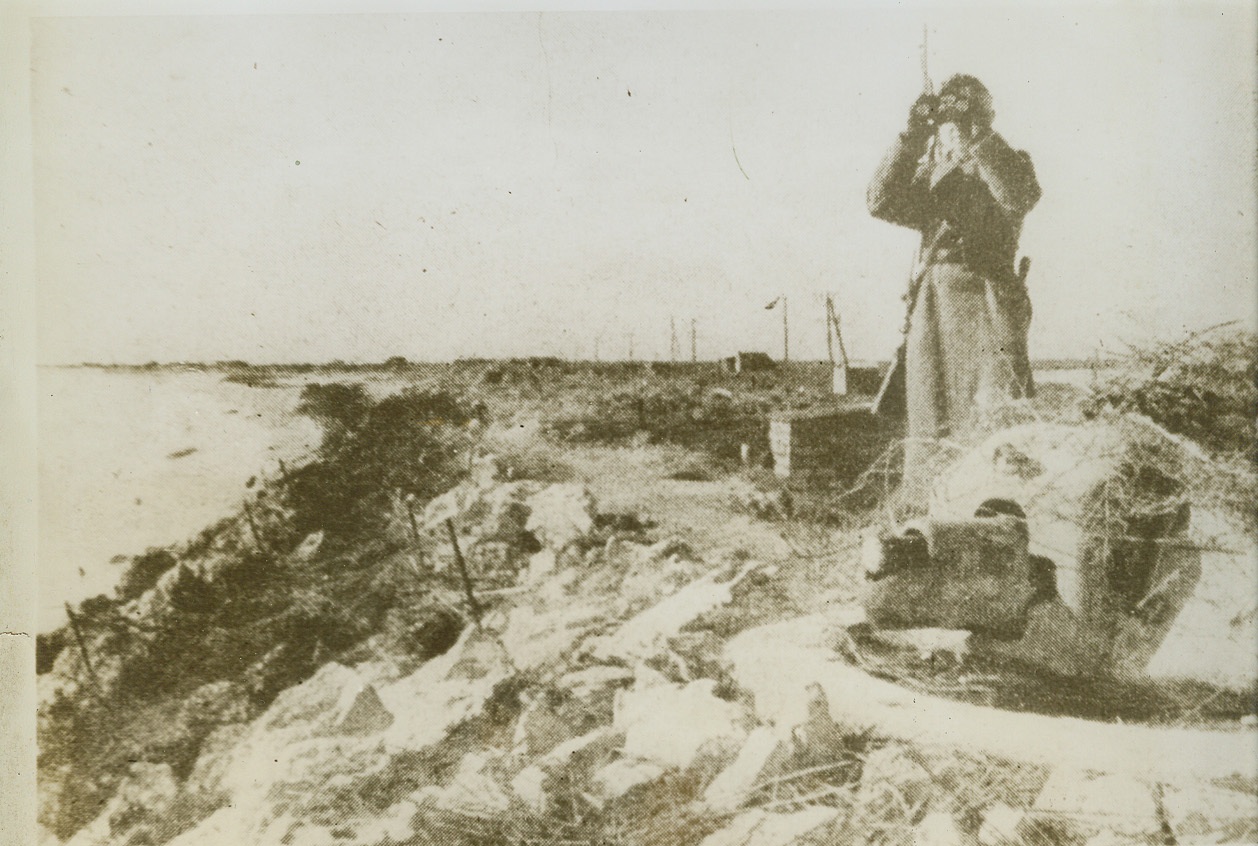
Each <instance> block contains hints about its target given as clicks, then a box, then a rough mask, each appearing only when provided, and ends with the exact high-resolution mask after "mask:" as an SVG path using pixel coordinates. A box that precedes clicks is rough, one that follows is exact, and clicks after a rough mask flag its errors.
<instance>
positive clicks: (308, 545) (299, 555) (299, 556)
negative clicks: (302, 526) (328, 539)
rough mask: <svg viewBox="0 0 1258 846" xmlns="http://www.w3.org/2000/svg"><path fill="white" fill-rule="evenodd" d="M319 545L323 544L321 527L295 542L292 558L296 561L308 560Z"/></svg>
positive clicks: (317, 549)
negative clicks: (295, 546) (297, 542)
mask: <svg viewBox="0 0 1258 846" xmlns="http://www.w3.org/2000/svg"><path fill="white" fill-rule="evenodd" d="M321 546H323V530H322V529H320V530H319V531H317V532H311V533H310V534H308V535H306V537H305V539H304V540H303V541H302V542H301V543H299V544H297V548H296V549H294V550H293V558H295V559H296V560H298V561H309V560H310V559H311V558H313V557H314V555H315V553H316V552H318V551H319V547H321Z"/></svg>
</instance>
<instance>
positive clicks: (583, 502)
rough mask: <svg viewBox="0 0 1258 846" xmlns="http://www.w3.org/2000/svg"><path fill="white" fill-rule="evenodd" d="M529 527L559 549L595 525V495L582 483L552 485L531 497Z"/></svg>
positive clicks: (585, 533)
mask: <svg viewBox="0 0 1258 846" xmlns="http://www.w3.org/2000/svg"><path fill="white" fill-rule="evenodd" d="M527 505H528V509H529V516H528V522H527V523H526V524H525V529H526V530H527V531H529V532H532V533H533V536H534V537H535V538H537V540H538V541H540V542H541V544H542V545H543V546H546V547H549V548H550V549H552V550H554V551H555V552H559V551H561V550H562V549H563V548H564V547H566V546H568V545H569V544H571V543H574V542H575V541H577V540H580V539H581V538H583V537H585V536H586V535H588V534H589V533H590V532H591V531H592V530H593V529H594V514H595V507H594V497H593V495H591V494H590V492H589V490H588V489H587V488H586V487H585V486H584V485H581V484H577V483H565V484H558V485H549V486H547V487H545V488H543V489H542V490H540V491H538V492H537V493H535V494H533V495H532V496H530V497H529V498H528V500H527Z"/></svg>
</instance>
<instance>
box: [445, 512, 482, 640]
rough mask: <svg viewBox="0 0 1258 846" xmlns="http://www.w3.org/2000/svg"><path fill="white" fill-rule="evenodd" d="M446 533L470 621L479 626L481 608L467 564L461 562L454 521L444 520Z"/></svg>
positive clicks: (461, 555) (461, 557)
mask: <svg viewBox="0 0 1258 846" xmlns="http://www.w3.org/2000/svg"><path fill="white" fill-rule="evenodd" d="M446 531H448V532H449V533H450V546H452V547H453V548H454V563H455V565H456V566H457V567H458V568H459V576H460V577H461V578H462V579H463V592H464V593H465V594H466V595H467V606H468V609H469V610H470V611H471V612H472V619H473V620H474V621H475V622H476V625H477V627H479V626H480V619H481V607H480V603H478V602H477V601H476V594H474V593H472V577H471V576H469V575H468V573H467V562H466V561H464V560H463V552H462V551H461V550H460V549H459V535H458V532H456V531H455V530H454V520H452V519H447V520H446Z"/></svg>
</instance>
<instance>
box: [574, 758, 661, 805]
mask: <svg viewBox="0 0 1258 846" xmlns="http://www.w3.org/2000/svg"><path fill="white" fill-rule="evenodd" d="M664 771H665V768H664V767H662V766H660V765H659V764H657V763H656V762H655V761H643V760H641V759H631V758H618V759H616V760H615V761H612V762H611V763H610V764H608V765H606V766H604V767H602V768H600V769H599V770H598V772H596V773H594V777H593V779H591V786H592V787H593V788H594V791H595V793H596V794H597V795H598V797H599V798H601V799H605V800H606V799H616V798H618V797H620V796H624V795H625V794H626V793H628V792H629V791H630V790H632V789H633V788H635V787H637V786H638V785H640V784H646V783H648V782H652V781H655V780H656V779H657V778H659V777H660V776H662V775H663V774H664Z"/></svg>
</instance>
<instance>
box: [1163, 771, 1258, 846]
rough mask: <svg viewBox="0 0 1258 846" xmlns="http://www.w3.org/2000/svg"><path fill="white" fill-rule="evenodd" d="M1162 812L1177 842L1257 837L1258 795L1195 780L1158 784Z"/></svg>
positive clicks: (1252, 839)
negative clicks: (1192, 781)
mask: <svg viewBox="0 0 1258 846" xmlns="http://www.w3.org/2000/svg"><path fill="white" fill-rule="evenodd" d="M1161 798H1162V815H1163V817H1165V819H1166V823H1167V825H1168V826H1170V829H1171V834H1173V835H1174V836H1175V841H1176V842H1177V843H1189V842H1192V841H1193V840H1194V839H1199V840H1201V841H1202V842H1215V840H1216V838H1215V836H1216V835H1220V834H1224V835H1225V838H1224V840H1223V841H1221V842H1227V841H1228V840H1241V839H1245V840H1249V841H1256V840H1258V795H1255V794H1253V793H1243V792H1241V791H1237V790H1227V789H1225V788H1222V787H1215V786H1214V785H1211V784H1209V783H1205V782H1196V783H1190V784H1182V785H1169V784H1168V785H1163V786H1162V797H1161Z"/></svg>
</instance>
